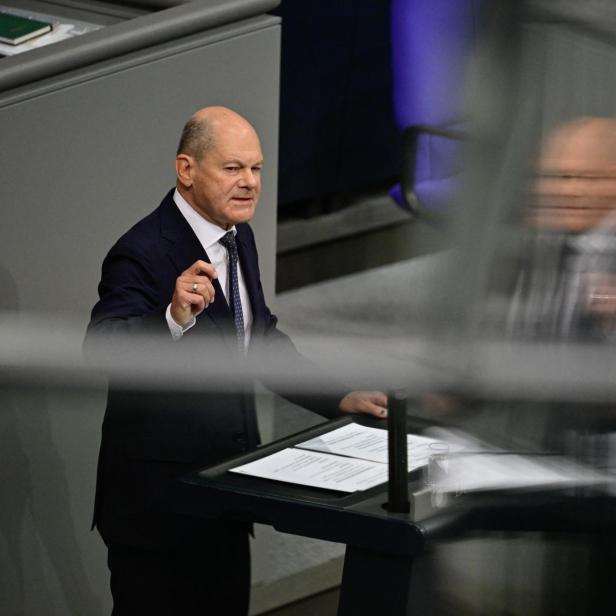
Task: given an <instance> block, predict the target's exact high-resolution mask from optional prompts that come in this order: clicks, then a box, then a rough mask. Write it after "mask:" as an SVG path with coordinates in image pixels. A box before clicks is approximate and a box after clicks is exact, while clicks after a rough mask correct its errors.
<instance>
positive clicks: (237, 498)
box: [175, 416, 458, 616]
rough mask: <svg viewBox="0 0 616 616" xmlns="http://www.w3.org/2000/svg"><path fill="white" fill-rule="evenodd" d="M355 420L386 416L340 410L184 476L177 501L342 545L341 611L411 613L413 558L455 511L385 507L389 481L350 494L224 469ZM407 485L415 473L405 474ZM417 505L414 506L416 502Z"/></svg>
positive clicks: (200, 511) (413, 485) (415, 485)
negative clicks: (341, 413) (330, 418)
mask: <svg viewBox="0 0 616 616" xmlns="http://www.w3.org/2000/svg"><path fill="white" fill-rule="evenodd" d="M352 421H355V422H358V423H362V424H364V425H370V426H373V427H382V428H384V429H385V428H386V427H387V426H386V423H387V422H386V421H385V420H376V419H370V418H365V417H363V418H360V417H358V416H355V417H353V418H352V417H344V418H341V419H337V420H334V421H330V422H327V423H325V424H321V425H319V426H317V427H314V428H311V429H309V430H306V431H304V432H300V433H298V434H295V435H293V436H291V437H288V438H286V439H282V440H280V441H277V442H275V443H272V444H269V445H267V446H264V447H261V448H259V449H258V450H257V451H254V452H251V453H249V454H246V455H243V456H239V457H236V458H233V459H231V460H227V461H226V462H224V463H222V464H218V465H216V466H213V467H210V468H207V469H205V470H202V471H200V472H197V473H194V474H192V475H190V476H188V477H184V478H183V479H182V481H181V482H180V485H179V486H178V490H177V498H176V502H175V506H176V507H177V508H179V509H180V510H181V511H182V512H183V513H188V514H190V515H196V516H204V517H209V516H224V517H225V518H227V519H237V520H244V521H252V522H258V523H261V524H267V525H271V526H273V527H274V528H276V529H277V530H279V531H282V532H286V533H291V534H295V535H303V536H306V537H313V538H316V539H324V540H327V541H334V542H338V543H344V544H346V546H347V547H346V554H345V561H344V571H343V578H342V588H341V594H340V603H339V608H338V614H339V615H346V616H348V615H351V614H352V615H353V616H361V615H363V614H365V615H374V614H378V613H381V614H387V615H388V616H396V615H403V614H404V615H405V614H407V613H409V588H410V581H411V571H412V564H413V559H414V557H415V556H417V555H418V554H420V553H421V552H422V551H423V550H424V548H425V546H426V544H427V542H428V541H429V540H431V539H434V538H436V537H438V536H442V535H443V534H445V533H446V532H447V531H450V530H451V529H452V528H453V527H454V526H455V521H456V520H457V518H458V515H457V514H455V515H448V514H446V513H445V512H444V513H443V514H440V515H438V516H426V517H425V518H424V519H421V518H422V514H421V512H420V511H418V507H417V504H416V503H413V499H411V507H410V511H409V512H408V513H393V512H391V511H389V510H388V508H387V500H388V490H387V484H382V485H378V486H375V487H373V488H371V489H368V490H365V491H361V492H355V493H352V494H348V493H341V492H334V491H330V490H324V489H319V488H312V487H307V486H300V485H294V484H289V483H283V482H278V481H270V480H266V479H260V478H257V477H249V476H246V475H239V474H236V473H230V472H228V471H229V469H231V468H234V467H236V466H239V465H241V464H246V463H248V462H252V461H254V460H256V459H259V458H261V457H264V456H268V455H270V454H273V453H275V452H277V451H280V450H282V449H285V448H287V447H292V446H293V445H296V444H297V443H300V442H302V441H305V440H308V439H311V438H314V437H317V436H320V435H321V434H324V433H326V432H329V431H330V430H334V429H336V428H339V427H341V426H343V425H346V424H348V423H350V422H352ZM408 485H409V488H410V491H411V492H413V491H417V490H420V488H421V478H420V472H419V471H415V472H414V473H411V474H409V475H408ZM414 505H415V506H414Z"/></svg>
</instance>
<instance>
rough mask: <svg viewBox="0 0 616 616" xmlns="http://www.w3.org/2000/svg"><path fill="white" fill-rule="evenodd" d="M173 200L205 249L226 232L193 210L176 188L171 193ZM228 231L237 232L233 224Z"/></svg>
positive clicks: (234, 233)
mask: <svg viewBox="0 0 616 616" xmlns="http://www.w3.org/2000/svg"><path fill="white" fill-rule="evenodd" d="M173 201H174V202H175V204H176V205H177V207H178V209H179V210H180V212H181V213H182V216H184V218H185V219H186V222H187V223H188V224H189V225H190V227H191V229H192V230H193V231H194V232H195V235H196V236H197V238H198V239H199V241H200V242H201V245H202V246H203V248H204V249H205V250H206V251H207V249H208V248H209V247H210V246H213V245H214V244H216V243H217V242H218V241H219V240H220V238H221V237H223V235H225V234H226V233H228V231H225V230H224V229H223V228H221V227H219V226H218V225H215V224H214V223H212V222H210V221H209V220H206V219H205V218H203V216H201V214H199V212H197V210H195V209H194V208H193V207H192V206H191V205H190V203H188V201H186V199H184V197H182V195H181V194H180V191H179V190H178V189H177V188H176V189H175V192H174V193H173ZM229 231H233V235H236V234H237V229H236V228H235V226H233V227H231V228H230V229H229Z"/></svg>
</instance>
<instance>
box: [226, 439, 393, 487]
mask: <svg viewBox="0 0 616 616" xmlns="http://www.w3.org/2000/svg"><path fill="white" fill-rule="evenodd" d="M231 472H233V473H241V474H244V475H252V476H254V477H262V478H264V479H275V480H277V481H285V482H287V483H296V484H301V485H306V486H312V487H315V488H326V489H328V490H337V491H339V492H356V491H358V490H367V489H368V488H371V487H373V486H376V485H379V484H380V483H385V482H386V481H387V464H382V463H380V462H371V461H369V460H357V459H354V458H348V457H343V456H337V455H332V454H329V453H320V452H315V451H306V450H304V449H297V448H294V447H290V448H288V449H283V450H281V451H277V452H276V453H274V454H272V455H270V456H266V457H264V458H261V459H259V460H255V461H254V462H249V463H248V464H243V465H242V466H237V467H235V468H232V469H231Z"/></svg>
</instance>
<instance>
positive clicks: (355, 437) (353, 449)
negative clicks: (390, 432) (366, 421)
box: [296, 423, 442, 471]
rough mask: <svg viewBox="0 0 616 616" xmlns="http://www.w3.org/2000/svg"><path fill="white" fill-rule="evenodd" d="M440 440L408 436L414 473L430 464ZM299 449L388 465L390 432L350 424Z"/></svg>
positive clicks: (410, 466) (409, 453) (409, 462)
mask: <svg viewBox="0 0 616 616" xmlns="http://www.w3.org/2000/svg"><path fill="white" fill-rule="evenodd" d="M440 442H442V441H441V440H439V439H435V438H428V437H425V436H417V435H415V434H409V435H407V447H408V469H409V471H412V470H414V469H416V468H420V467H421V466H425V465H426V464H427V463H428V456H429V455H430V453H431V452H430V448H429V447H430V444H431V443H440ZM296 447H299V448H301V449H310V450H312V451H322V452H327V453H333V454H337V455H339V456H349V457H351V458H360V459H362V460H371V461H373V462H380V463H381V464H387V461H388V458H387V430H382V429H379V428H369V427H367V426H361V425H359V424H355V423H351V424H347V425H346V426H342V427H341V428H337V429H336V430H332V431H331V432H326V433H325V434H322V435H321V436H317V437H316V438H313V439H310V440H309V441H304V442H303V443H298V444H297V445H296Z"/></svg>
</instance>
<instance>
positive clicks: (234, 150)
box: [175, 107, 263, 230]
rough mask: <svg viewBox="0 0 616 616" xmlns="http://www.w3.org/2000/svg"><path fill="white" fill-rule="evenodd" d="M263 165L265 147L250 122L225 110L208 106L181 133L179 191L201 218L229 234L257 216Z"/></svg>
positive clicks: (177, 172) (178, 168)
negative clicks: (236, 227)
mask: <svg viewBox="0 0 616 616" xmlns="http://www.w3.org/2000/svg"><path fill="white" fill-rule="evenodd" d="M262 166H263V153H262V152H261V143H260V142H259V137H258V135H257V133H256V131H255V129H254V128H253V127H252V126H251V125H250V123H249V122H248V121H247V120H245V119H244V118H243V117H242V116H241V115H239V114H237V113H235V111H231V109H227V108H226V107H206V108H205V109H201V110H199V111H197V112H196V113H195V114H193V116H192V117H191V118H190V120H189V121H188V122H187V124H186V126H185V127H184V130H183V132H182V139H181V141H180V145H179V147H178V154H177V156H176V157H175V169H176V175H177V184H176V187H177V190H178V191H179V193H180V195H182V197H183V198H184V199H185V200H186V202H187V203H188V204H189V205H190V206H191V207H192V208H193V209H194V210H195V211H196V212H197V213H198V214H200V215H201V216H202V217H203V218H205V219H206V220H207V221H209V222H211V223H213V224H215V225H218V226H219V227H221V228H222V229H225V230H228V229H229V228H230V227H231V226H233V225H236V224H239V223H244V222H248V221H249V220H250V219H251V218H252V217H253V215H254V213H255V208H256V207H257V202H258V200H259V194H260V192H261V167H262Z"/></svg>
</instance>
